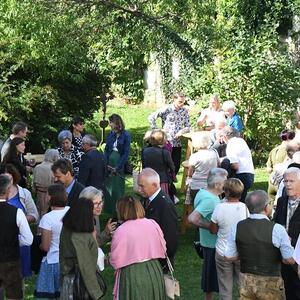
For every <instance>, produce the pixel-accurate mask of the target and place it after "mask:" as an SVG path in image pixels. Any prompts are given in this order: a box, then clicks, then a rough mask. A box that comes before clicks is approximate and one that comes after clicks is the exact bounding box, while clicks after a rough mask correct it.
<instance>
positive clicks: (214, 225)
mask: <svg viewBox="0 0 300 300" xmlns="http://www.w3.org/2000/svg"><path fill="white" fill-rule="evenodd" d="M243 191H244V185H243V183H242V182H241V181H240V180H239V179H237V178H230V179H227V180H226V181H225V183H224V192H225V202H223V203H220V204H218V205H217V206H216V207H215V209H214V212H213V214H212V217H211V222H210V228H209V229H210V232H211V233H213V234H217V236H218V238H217V242H216V268H217V274H218V284H219V298H220V299H221V300H227V299H232V288H233V280H234V279H236V280H237V281H238V280H239V273H240V266H239V263H238V262H237V261H228V260H226V259H225V257H224V255H225V249H226V242H227V238H228V235H229V233H230V230H231V227H232V225H233V224H236V223H238V222H239V221H241V220H244V219H246V218H247V217H248V215H249V212H248V209H247V207H246V205H245V204H244V203H242V202H240V198H241V196H242V193H243Z"/></svg>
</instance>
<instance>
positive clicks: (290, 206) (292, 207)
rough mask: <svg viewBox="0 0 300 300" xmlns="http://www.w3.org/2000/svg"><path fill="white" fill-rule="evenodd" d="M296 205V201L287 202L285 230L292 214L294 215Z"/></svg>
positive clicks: (297, 202)
mask: <svg viewBox="0 0 300 300" xmlns="http://www.w3.org/2000/svg"><path fill="white" fill-rule="evenodd" d="M298 205H299V200H298V199H297V200H289V202H288V212H287V222H286V225H287V226H286V227H287V230H288V229H289V223H290V220H291V218H292V217H293V214H294V213H295V211H296V209H297V207H298Z"/></svg>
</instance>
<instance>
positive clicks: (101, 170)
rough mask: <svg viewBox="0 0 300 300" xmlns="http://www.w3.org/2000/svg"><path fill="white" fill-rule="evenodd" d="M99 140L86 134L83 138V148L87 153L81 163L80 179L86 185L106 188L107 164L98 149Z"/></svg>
mask: <svg viewBox="0 0 300 300" xmlns="http://www.w3.org/2000/svg"><path fill="white" fill-rule="evenodd" d="M96 146H97V141H96V139H95V138H94V137H93V136H92V135H90V134H86V135H85V136H84V137H83V139H82V149H83V151H84V152H85V154H84V155H83V156H82V158H81V162H80V164H79V174H78V181H79V182H80V183H81V184H83V185H85V186H93V187H95V188H97V189H101V190H103V189H104V180H105V176H106V164H105V161H104V156H103V154H102V153H101V152H100V151H98V150H97V148H96Z"/></svg>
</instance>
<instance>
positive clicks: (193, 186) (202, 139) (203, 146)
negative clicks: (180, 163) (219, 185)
mask: <svg viewBox="0 0 300 300" xmlns="http://www.w3.org/2000/svg"><path fill="white" fill-rule="evenodd" d="M209 142H210V137H209V133H206V132H205V133H202V134H200V135H196V138H195V139H193V140H192V143H193V147H194V148H195V149H196V150H197V152H195V153H193V154H192V155H191V156H190V158H189V169H188V177H189V178H191V180H190V195H191V200H192V201H194V199H195V196H196V194H197V192H198V191H199V189H200V188H206V187H207V177H208V173H209V171H210V170H211V169H212V168H216V167H217V166H218V165H219V155H218V153H217V151H215V150H213V149H208V146H209Z"/></svg>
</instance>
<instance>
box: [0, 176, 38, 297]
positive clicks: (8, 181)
mask: <svg viewBox="0 0 300 300" xmlns="http://www.w3.org/2000/svg"><path fill="white" fill-rule="evenodd" d="M11 185H12V178H11V177H10V176H8V175H6V174H1V175H0V220H1V226H0V286H1V288H3V289H4V290H5V293H6V298H7V299H22V298H23V288H22V274H21V261H20V246H22V245H24V246H25V245H26V246H30V245H31V244H32V241H33V236H32V233H31V230H30V227H29V224H28V221H27V219H26V217H25V215H24V213H23V211H22V210H21V209H19V208H16V207H14V206H12V205H10V204H8V203H7V202H6V201H7V199H8V195H9V189H10V187H11Z"/></svg>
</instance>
